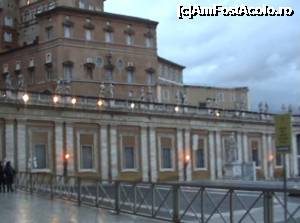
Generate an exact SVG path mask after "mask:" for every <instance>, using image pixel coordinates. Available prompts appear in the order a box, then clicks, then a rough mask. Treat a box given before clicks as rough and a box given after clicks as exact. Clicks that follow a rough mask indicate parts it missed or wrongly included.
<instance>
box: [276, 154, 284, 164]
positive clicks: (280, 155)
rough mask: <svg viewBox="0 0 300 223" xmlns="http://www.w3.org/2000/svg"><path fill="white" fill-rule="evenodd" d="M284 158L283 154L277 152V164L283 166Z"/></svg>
mask: <svg viewBox="0 0 300 223" xmlns="http://www.w3.org/2000/svg"><path fill="white" fill-rule="evenodd" d="M283 159H284V156H283V154H281V153H277V152H276V166H282V165H283Z"/></svg>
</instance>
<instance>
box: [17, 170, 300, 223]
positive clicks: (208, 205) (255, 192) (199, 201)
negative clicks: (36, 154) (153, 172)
mask: <svg viewBox="0 0 300 223" xmlns="http://www.w3.org/2000/svg"><path fill="white" fill-rule="evenodd" d="M16 187H17V189H19V190H23V191H27V192H30V193H38V194H42V195H47V196H50V197H51V198H53V197H58V198H62V199H67V200H70V201H74V202H77V203H78V205H81V204H85V205H90V206H95V207H100V208H104V209H109V210H113V211H115V213H127V214H134V215H139V216H144V217H150V218H155V219H160V220H166V221H173V222H190V221H192V222H201V223H206V222H225V223H227V222H230V223H233V222H254V223H255V222H265V223H272V222H275V221H274V219H275V218H276V219H275V220H276V221H281V222H284V221H283V216H284V211H286V212H287V214H288V222H294V223H297V222H300V198H299V197H293V198H290V199H291V202H290V203H289V205H288V207H285V206H284V202H283V197H282V192H283V189H278V188H266V187H259V186H256V187H253V186H251V187H250V186H249V187H244V186H242V187H240V186H238V185H236V186H220V185H214V184H213V183H210V184H208V183H201V184H183V183H146V182H124V181H114V182H107V181H101V180H97V179H89V178H83V177H64V176H57V175H52V174H36V173H19V174H18V176H17V182H16ZM289 192H290V193H299V194H300V191H299V190H289ZM245 198H247V199H245ZM278 216H279V217H278ZM280 216H282V217H280Z"/></svg>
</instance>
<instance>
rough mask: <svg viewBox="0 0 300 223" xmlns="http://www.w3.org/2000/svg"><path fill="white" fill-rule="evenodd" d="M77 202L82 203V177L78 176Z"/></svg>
mask: <svg viewBox="0 0 300 223" xmlns="http://www.w3.org/2000/svg"><path fill="white" fill-rule="evenodd" d="M77 203H78V206H80V205H81V178H80V177H77Z"/></svg>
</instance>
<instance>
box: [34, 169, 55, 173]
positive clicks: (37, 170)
mask: <svg viewBox="0 0 300 223" xmlns="http://www.w3.org/2000/svg"><path fill="white" fill-rule="evenodd" d="M30 172H31V173H51V170H50V169H31V171H30Z"/></svg>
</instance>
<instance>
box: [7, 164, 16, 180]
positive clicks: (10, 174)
mask: <svg viewBox="0 0 300 223" xmlns="http://www.w3.org/2000/svg"><path fill="white" fill-rule="evenodd" d="M4 174H5V177H6V178H5V181H6V183H7V184H12V183H13V182H14V176H15V174H16V171H15V170H14V169H13V168H12V167H11V166H10V165H6V166H5V168H4Z"/></svg>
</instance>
